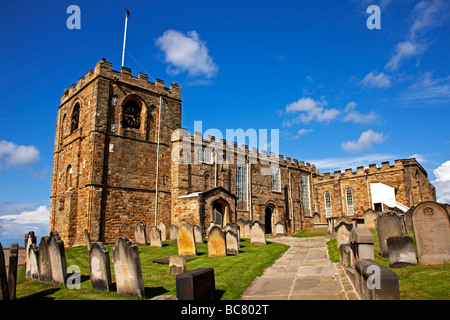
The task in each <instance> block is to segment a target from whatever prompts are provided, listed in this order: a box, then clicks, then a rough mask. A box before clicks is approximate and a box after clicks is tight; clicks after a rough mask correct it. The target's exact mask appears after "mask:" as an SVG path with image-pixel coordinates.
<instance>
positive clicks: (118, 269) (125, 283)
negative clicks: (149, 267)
mask: <svg viewBox="0 0 450 320" xmlns="http://www.w3.org/2000/svg"><path fill="white" fill-rule="evenodd" d="M112 260H113V263H114V275H115V276H116V287H117V292H119V293H123V294H129V295H135V296H138V297H142V296H144V280H143V278H142V269H141V260H140V257H139V249H138V246H137V245H136V244H135V243H134V242H133V241H131V240H129V239H128V238H126V237H119V239H118V240H117V242H116V244H115V245H114V247H113V248H112Z"/></svg>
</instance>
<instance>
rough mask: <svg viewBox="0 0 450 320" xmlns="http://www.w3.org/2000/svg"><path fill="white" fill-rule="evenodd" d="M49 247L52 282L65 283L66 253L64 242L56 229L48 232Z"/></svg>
mask: <svg viewBox="0 0 450 320" xmlns="http://www.w3.org/2000/svg"><path fill="white" fill-rule="evenodd" d="M49 249H50V250H49V255H50V262H51V264H52V282H53V284H59V285H65V284H66V280H67V266H66V253H65V251H64V242H63V241H62V240H61V238H60V237H59V235H58V232H57V231H52V232H50V247H49Z"/></svg>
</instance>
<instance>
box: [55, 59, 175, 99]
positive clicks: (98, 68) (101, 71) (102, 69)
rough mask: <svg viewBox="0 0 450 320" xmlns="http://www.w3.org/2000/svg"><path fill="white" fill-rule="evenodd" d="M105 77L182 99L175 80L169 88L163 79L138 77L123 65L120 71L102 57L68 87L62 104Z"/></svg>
mask: <svg viewBox="0 0 450 320" xmlns="http://www.w3.org/2000/svg"><path fill="white" fill-rule="evenodd" d="M99 76H100V77H105V78H108V79H111V80H113V81H116V82H117V81H118V82H124V83H127V84H130V85H133V86H137V87H139V88H142V89H145V90H149V91H154V92H157V93H159V94H163V95H165V96H167V97H170V98H173V99H177V100H180V98H181V89H180V86H179V85H178V83H176V82H174V83H172V84H171V85H170V87H169V88H166V87H165V83H164V81H163V80H160V79H155V83H152V82H149V81H148V75H146V74H144V73H140V72H139V74H138V77H137V78H136V77H134V76H132V74H131V69H129V68H127V67H122V68H121V70H120V71H115V70H113V66H112V63H111V62H108V61H106V59H105V58H102V59H101V60H100V61H99V62H98V63H97V64H96V65H95V68H94V70H92V69H91V70H89V71H88V72H87V73H86V75H85V76H83V77H81V78H80V79H78V81H77V83H76V84H75V83H74V84H72V85H71V86H70V87H69V88H68V89H65V90H64V92H63V94H62V95H61V104H63V103H64V102H65V101H66V100H68V99H69V98H71V97H72V96H73V95H74V94H76V93H77V92H79V91H80V90H81V89H82V88H83V87H85V86H86V85H88V84H89V83H90V82H91V81H92V80H94V79H95V78H97V77H99Z"/></svg>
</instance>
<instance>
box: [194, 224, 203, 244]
mask: <svg viewBox="0 0 450 320" xmlns="http://www.w3.org/2000/svg"><path fill="white" fill-rule="evenodd" d="M194 237H195V243H198V244H202V243H203V236H202V229H201V228H200V227H199V226H198V225H195V226H194Z"/></svg>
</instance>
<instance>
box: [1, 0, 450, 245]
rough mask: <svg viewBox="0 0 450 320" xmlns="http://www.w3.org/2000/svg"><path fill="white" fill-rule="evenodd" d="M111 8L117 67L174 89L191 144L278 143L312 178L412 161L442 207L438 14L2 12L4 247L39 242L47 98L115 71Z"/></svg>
mask: <svg viewBox="0 0 450 320" xmlns="http://www.w3.org/2000/svg"><path fill="white" fill-rule="evenodd" d="M70 5H77V6H78V7H79V8H80V17H81V23H80V24H81V29H72V30H71V29H68V28H67V20H68V18H69V17H70V16H71V13H67V12H66V11H67V8H68V7H69V6H70ZM370 5H378V6H379V8H380V18H381V29H369V28H368V27H367V25H366V22H367V19H368V18H369V17H370V15H371V14H370V13H367V12H366V10H367V8H368V7H369V6H370ZM125 7H126V8H128V9H129V10H130V13H131V17H130V19H129V20H128V33H127V54H126V56H125V65H126V66H127V67H129V68H131V70H132V74H133V75H136V76H137V74H138V72H142V73H146V74H148V75H149V78H150V80H152V81H154V79H155V78H159V79H163V80H164V81H165V83H166V85H169V84H170V83H172V82H174V81H176V82H178V83H179V84H180V86H181V88H182V100H183V109H182V116H183V118H182V126H183V127H185V128H187V129H189V131H190V132H191V134H192V133H193V131H194V121H196V120H201V121H202V129H203V132H204V131H206V130H207V129H211V128H216V129H219V130H220V131H221V132H223V133H224V135H225V132H226V129H238V128H242V129H244V130H247V129H256V130H259V129H268V130H271V129H278V130H279V133H280V139H279V152H280V154H282V155H284V156H289V157H291V158H295V159H298V160H302V161H308V162H311V163H314V164H316V166H317V167H318V168H319V170H320V171H322V172H327V171H334V170H338V169H346V168H353V169H355V168H356V166H359V165H365V166H367V165H369V164H371V163H376V164H380V163H381V162H382V161H391V163H392V162H393V160H394V159H400V158H409V157H412V156H414V157H416V158H417V159H418V160H419V162H420V163H421V165H422V166H423V167H424V168H425V169H426V170H427V172H428V174H429V178H430V181H432V182H433V183H434V184H435V186H436V187H437V194H438V199H439V200H440V201H446V202H450V152H449V150H450V134H449V130H448V122H449V119H450V109H449V108H450V65H449V57H450V42H449V39H450V37H449V35H450V4H449V3H448V2H447V1H444V0H423V1H412V0H411V1H409V0H405V1H392V0H377V1H376V0H373V1H369V0H360V1H357V0H346V1H331V0H330V1H324V0H322V1H321V0H319V1H317V0H316V1H282V2H273V1H265V0H259V1H247V0H245V1H211V0H210V1H181V0H172V1H162V0H161V1H132V2H125V1H108V2H107V3H106V2H104V3H98V2H93V1H77V0H75V1H70V2H69V1H53V2H52V1H39V2H35V1H20V2H19V1H2V2H1V3H0V9H1V12H3V13H4V14H3V17H2V19H1V20H0V26H1V30H2V32H1V33H0V43H2V50H1V51H0V70H1V71H2V72H1V73H0V241H1V242H2V244H3V245H4V246H9V244H10V243H11V242H19V243H20V244H22V243H23V240H22V239H23V233H25V232H27V231H29V230H35V231H36V233H37V236H38V237H41V236H42V235H44V234H45V233H47V228H48V214H49V208H50V198H49V197H50V190H51V171H52V161H53V160H52V153H53V143H54V130H55V125H56V112H57V108H58V105H59V99H60V96H61V94H62V92H63V91H64V89H65V88H68V87H70V85H71V84H72V83H75V82H76V81H77V80H78V79H79V78H80V77H81V76H83V75H84V74H86V72H87V71H88V70H89V69H92V68H93V67H94V66H95V64H96V63H97V62H98V61H99V60H100V59H101V58H102V57H104V58H106V59H107V60H108V61H111V62H112V63H113V68H114V69H115V70H120V63H121V50H122V41H123V28H124V18H125V10H124V8H125Z"/></svg>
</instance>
